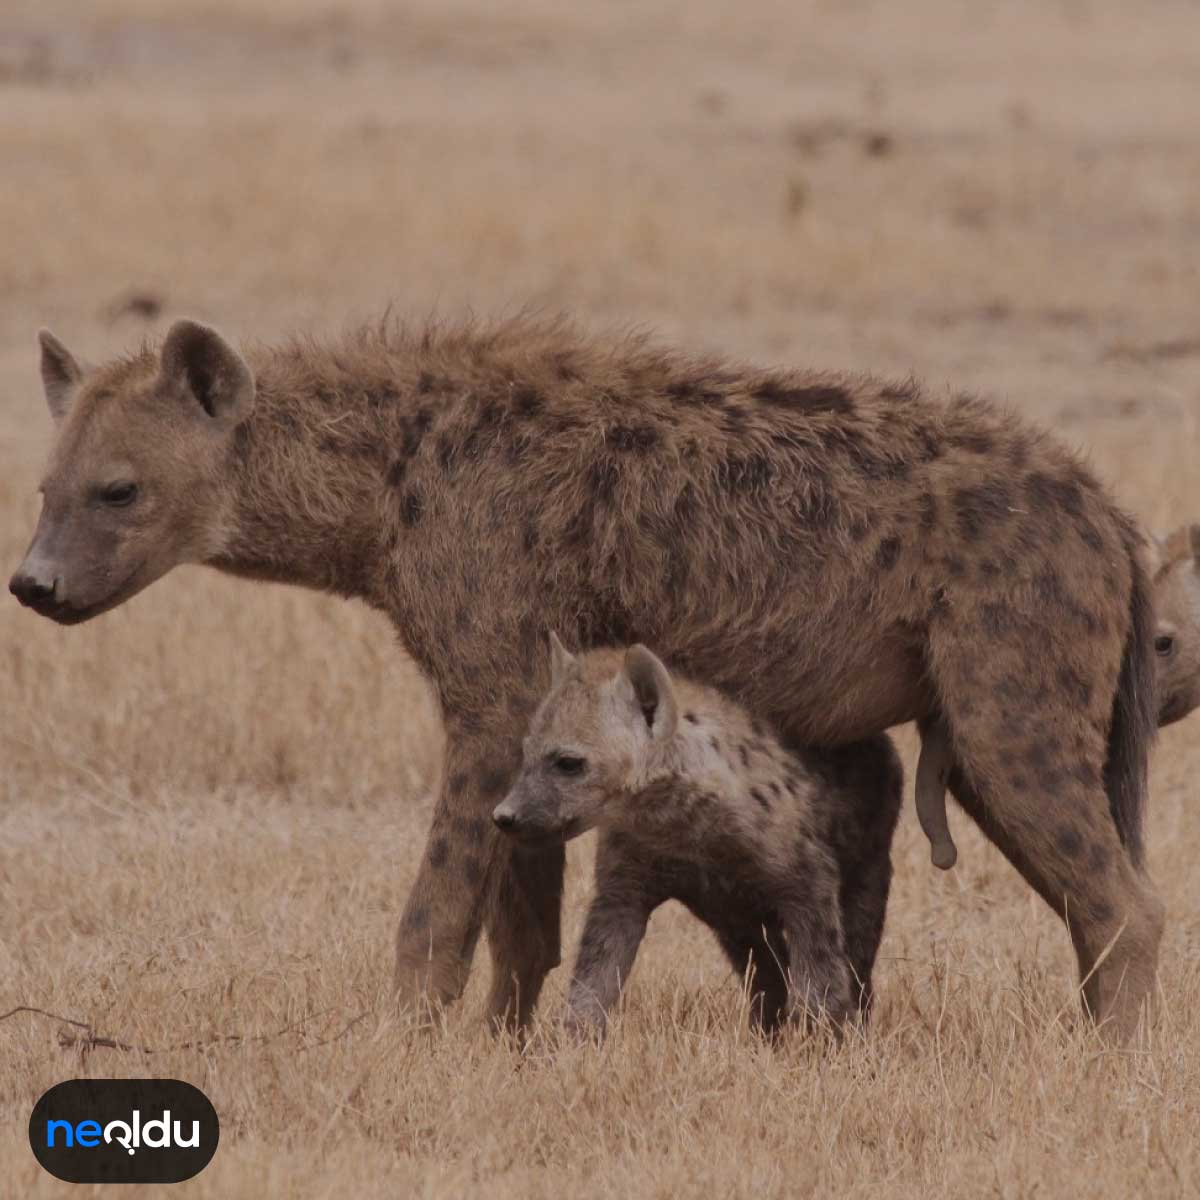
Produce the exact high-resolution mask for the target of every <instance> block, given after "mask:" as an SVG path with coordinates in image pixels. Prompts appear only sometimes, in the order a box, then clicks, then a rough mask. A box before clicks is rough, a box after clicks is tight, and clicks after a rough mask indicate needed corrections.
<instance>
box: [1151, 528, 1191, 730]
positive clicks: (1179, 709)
mask: <svg viewBox="0 0 1200 1200" xmlns="http://www.w3.org/2000/svg"><path fill="white" fill-rule="evenodd" d="M1157 550H1158V561H1157V563H1156V564H1155V565H1156V567H1157V570H1156V572H1155V576H1154V617H1155V630H1154V651H1155V660H1156V662H1157V663H1158V723H1159V724H1160V725H1170V724H1172V723H1173V722H1175V721H1178V720H1180V719H1181V718H1182V717H1186V716H1187V715H1188V713H1190V712H1191V711H1192V709H1194V708H1196V707H1197V706H1200V525H1185V526H1182V527H1181V528H1179V529H1176V530H1175V531H1174V532H1173V533H1172V534H1171V535H1170V536H1169V537H1166V538H1163V539H1162V540H1161V541H1159V542H1158V545H1157Z"/></svg>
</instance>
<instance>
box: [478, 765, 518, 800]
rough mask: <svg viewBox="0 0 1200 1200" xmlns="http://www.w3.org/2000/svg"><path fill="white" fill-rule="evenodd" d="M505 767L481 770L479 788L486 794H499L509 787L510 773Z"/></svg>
mask: <svg viewBox="0 0 1200 1200" xmlns="http://www.w3.org/2000/svg"><path fill="white" fill-rule="evenodd" d="M510 774H511V772H509V771H506V770H505V769H504V768H503V767H498V768H497V767H492V768H486V767H485V768H484V769H483V770H482V771H480V772H479V790H480V792H481V793H482V794H483V795H484V796H486V797H491V796H498V795H499V794H500V793H501V792H502V791H504V790H505V788H507V787H508V780H509V775H510Z"/></svg>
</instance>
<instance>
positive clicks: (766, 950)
mask: <svg viewBox="0 0 1200 1200" xmlns="http://www.w3.org/2000/svg"><path fill="white" fill-rule="evenodd" d="M703 919H704V920H705V921H706V923H707V924H708V925H710V926H711V927H712V930H713V932H714V933H715V934H716V935H717V941H718V942H720V944H721V949H722V950H724V951H725V956H726V958H728V959H729V962H730V965H731V966H732V967H733V969H734V971H736V972H737V974H738V976H739V977H740V978H742V979H745V978H746V977H747V973H749V978H750V1028H751V1029H753V1030H754V1031H755V1032H756V1033H762V1034H766V1035H768V1036H769V1035H771V1034H774V1033H775V1032H776V1030H777V1029H778V1028H779V1026H780V1025H781V1024H782V1022H783V1021H784V1019H785V1018H786V1017H787V1005H788V981H787V968H788V950H787V945H786V943H785V941H784V938H783V931H782V930H781V929H780V928H779V925H778V922H776V921H771V922H769V923H764V922H761V921H754V920H753V919H744V918H742V917H741V916H740V915H739V914H736V913H732V914H728V915H726V916H723V917H722V916H719V915H718V914H715V913H712V912H706V913H704V915H703Z"/></svg>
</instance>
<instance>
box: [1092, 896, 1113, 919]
mask: <svg viewBox="0 0 1200 1200" xmlns="http://www.w3.org/2000/svg"><path fill="white" fill-rule="evenodd" d="M1089 907H1090V909H1091V913H1092V919H1093V920H1094V921H1099V922H1100V923H1101V924H1102V925H1103V924H1107V923H1108V922H1109V921H1111V920H1112V919H1113V910H1112V905H1111V904H1109V902H1108V901H1107V900H1093V901H1092V903H1091V904H1090V906H1089Z"/></svg>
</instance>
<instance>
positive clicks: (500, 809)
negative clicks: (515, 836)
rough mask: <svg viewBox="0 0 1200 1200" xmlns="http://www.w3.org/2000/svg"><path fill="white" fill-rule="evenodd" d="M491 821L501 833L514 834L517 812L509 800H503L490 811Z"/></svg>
mask: <svg viewBox="0 0 1200 1200" xmlns="http://www.w3.org/2000/svg"><path fill="white" fill-rule="evenodd" d="M492 820H493V821H494V822H495V823H496V828H497V829H499V830H500V831H501V832H502V833H516V831H517V810H516V806H515V805H514V804H513V803H512V801H511V800H509V799H507V798H505V799H504V800H501V801H500V803H499V804H497V805H496V807H495V808H494V809H492Z"/></svg>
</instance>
